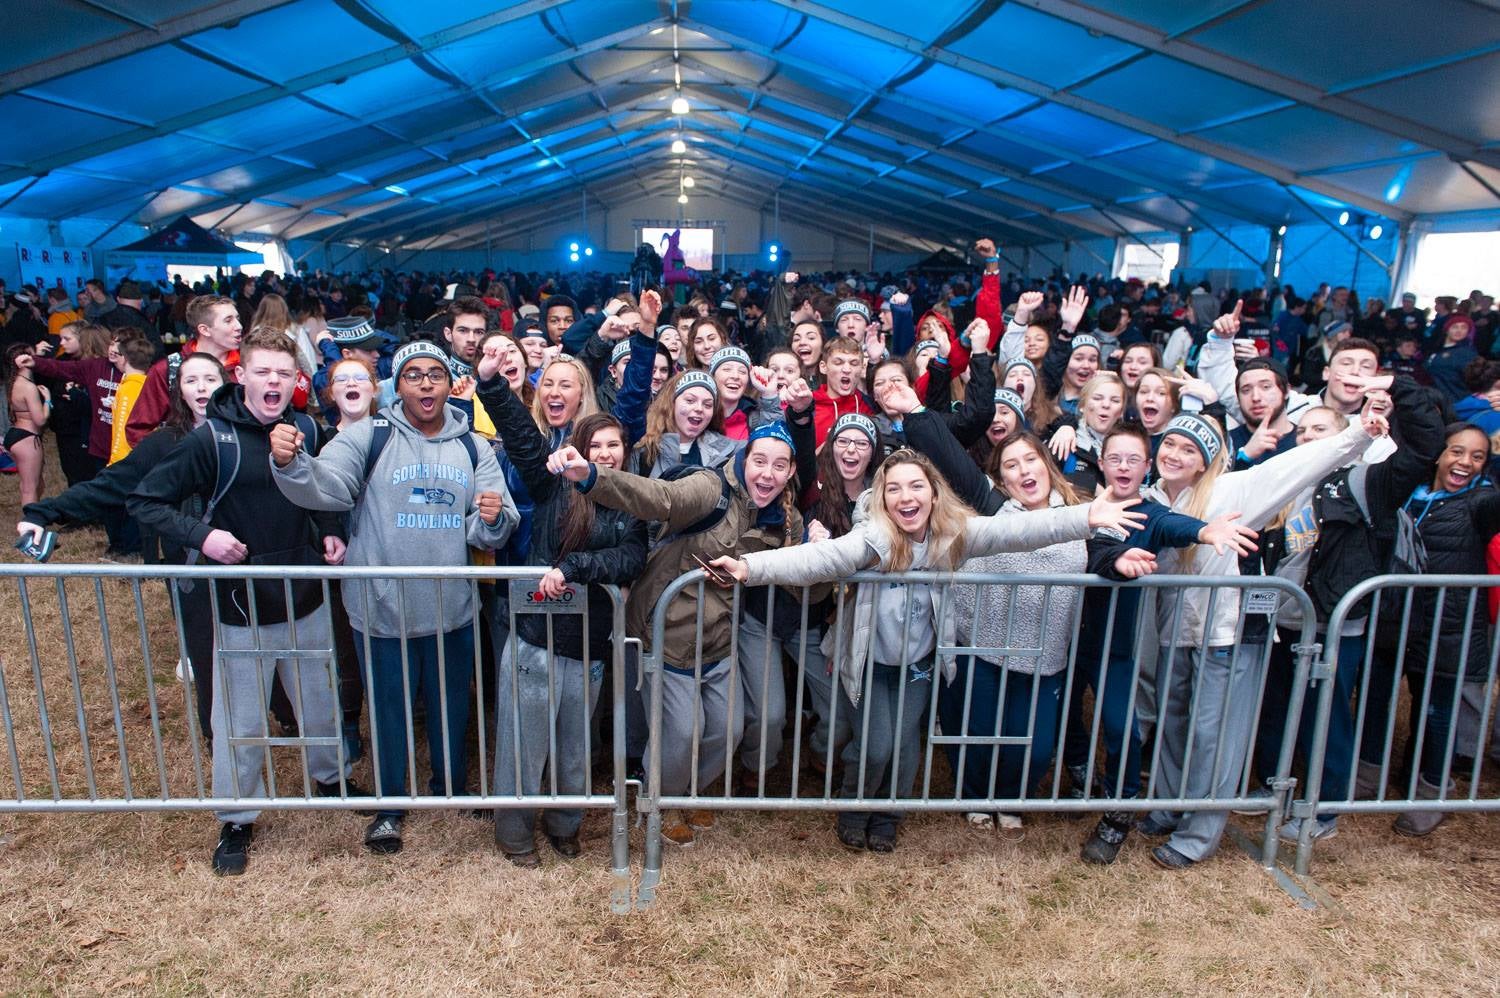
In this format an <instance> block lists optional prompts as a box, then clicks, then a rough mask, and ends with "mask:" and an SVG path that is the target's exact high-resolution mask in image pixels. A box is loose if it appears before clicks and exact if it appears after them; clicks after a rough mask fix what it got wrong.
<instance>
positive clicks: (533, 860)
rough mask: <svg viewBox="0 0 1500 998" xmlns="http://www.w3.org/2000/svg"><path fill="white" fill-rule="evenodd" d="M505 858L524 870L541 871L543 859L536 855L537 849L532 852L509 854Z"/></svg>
mask: <svg viewBox="0 0 1500 998" xmlns="http://www.w3.org/2000/svg"><path fill="white" fill-rule="evenodd" d="M505 858H506V859H508V860H510V861H511V864H512V865H514V866H519V867H520V868H521V869H523V870H536V869H540V868H541V865H542V857H540V856H538V855H537V854H536V850H535V849H533V850H531V851H530V852H508V853H506V854H505Z"/></svg>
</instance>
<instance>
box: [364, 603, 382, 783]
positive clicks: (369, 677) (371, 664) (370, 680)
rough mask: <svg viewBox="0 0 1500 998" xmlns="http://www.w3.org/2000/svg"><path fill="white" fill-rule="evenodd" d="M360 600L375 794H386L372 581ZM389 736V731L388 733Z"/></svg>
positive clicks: (367, 712) (366, 714)
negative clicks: (377, 698)
mask: <svg viewBox="0 0 1500 998" xmlns="http://www.w3.org/2000/svg"><path fill="white" fill-rule="evenodd" d="M359 601H360V606H361V608H362V609H363V610H364V624H365V629H364V631H363V632H362V633H361V634H360V643H361V644H362V645H363V646H364V649H365V656H364V659H365V660H364V667H365V670H364V671H365V716H367V717H368V718H369V719H370V772H371V774H372V775H373V776H374V780H375V796H376V797H384V796H385V785H384V780H382V779H381V775H380V739H381V737H382V735H381V733H380V731H379V728H380V721H379V720H378V711H377V710H376V707H375V656H374V649H373V648H372V645H371V640H370V629H371V621H372V620H373V619H374V618H373V617H371V616H370V583H369V582H361V583H360V584H359ZM386 736H389V732H387V733H386Z"/></svg>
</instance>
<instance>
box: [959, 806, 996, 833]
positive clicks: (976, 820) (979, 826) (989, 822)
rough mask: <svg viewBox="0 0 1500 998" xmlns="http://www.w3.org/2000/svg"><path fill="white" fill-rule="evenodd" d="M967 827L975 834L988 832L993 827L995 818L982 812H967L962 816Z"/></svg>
mask: <svg viewBox="0 0 1500 998" xmlns="http://www.w3.org/2000/svg"><path fill="white" fill-rule="evenodd" d="M964 818H965V819H967V820H968V822H969V827H970V828H972V829H974V830H975V831H977V832H988V831H990V830H991V829H993V828H994V827H995V816H994V815H993V814H986V813H985V812H984V811H969V812H967V813H966V814H965V815H964Z"/></svg>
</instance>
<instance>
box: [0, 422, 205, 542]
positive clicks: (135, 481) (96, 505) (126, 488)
mask: <svg viewBox="0 0 1500 998" xmlns="http://www.w3.org/2000/svg"><path fill="white" fill-rule="evenodd" d="M183 436H184V434H183V433H182V432H180V431H179V430H175V429H173V428H171V427H169V426H163V427H162V428H161V429H159V430H154V431H152V432H151V433H150V434H148V435H147V436H146V438H145V439H144V440H142V441H141V442H140V443H138V444H136V446H135V448H134V449H132V450H131V452H130V453H129V454H127V455H125V456H124V457H123V458H121V459H120V460H118V461H116V462H115V463H114V464H112V465H110V466H109V467H107V468H105V469H104V470H103V471H101V472H99V474H97V475H95V476H94V477H93V478H90V479H89V480H87V481H83V482H79V483H78V484H77V485H74V486H72V487H71V488H69V489H68V490H67V491H65V492H60V493H58V494H57V495H55V496H49V497H47V498H45V499H40V500H38V501H37V502H34V503H28V504H27V505H26V507H25V508H23V509H22V510H21V518H22V519H24V520H26V521H28V522H30V523H38V524H41V525H42V526H44V527H46V526H51V525H52V524H54V523H103V522H104V519H105V517H106V516H108V515H109V514H110V513H112V512H117V511H118V512H123V511H124V509H125V503H126V500H128V499H129V498H130V493H132V492H134V491H135V488H136V486H138V485H140V484H141V481H142V480H143V479H144V478H145V477H146V475H147V474H148V473H150V471H151V469H152V468H154V467H156V466H157V465H158V464H160V463H161V462H162V460H163V459H164V458H166V456H167V455H168V454H170V453H171V452H172V449H173V448H174V447H176V446H177V445H178V443H180V442H181V441H182V438H183ZM195 511H196V512H195ZM182 512H183V513H184V515H187V516H190V517H195V518H198V517H202V515H203V507H202V506H201V505H200V504H199V502H198V500H197V499H196V498H190V499H188V500H187V502H186V503H184V505H183V509H182ZM153 541H154V538H152V539H147V538H142V545H141V546H142V553H143V555H144V559H145V562H146V564H148V565H153V564H166V565H181V564H183V562H185V561H186V560H187V552H186V550H184V549H183V547H182V546H181V545H180V544H172V543H162V544H160V545H158V544H157V543H154V542H153ZM158 547H159V548H160V550H159V551H158Z"/></svg>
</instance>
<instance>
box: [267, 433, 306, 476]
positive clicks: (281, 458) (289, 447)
mask: <svg viewBox="0 0 1500 998" xmlns="http://www.w3.org/2000/svg"><path fill="white" fill-rule="evenodd" d="M302 439H303V438H302V431H301V430H299V429H297V428H296V427H295V426H293V425H292V424H291V423H277V424H276V425H275V426H273V427H271V460H272V461H274V462H276V467H278V468H285V467H286V466H287V465H289V464H291V463H292V459H293V458H295V457H296V456H297V451H299V450H301V449H302Z"/></svg>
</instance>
